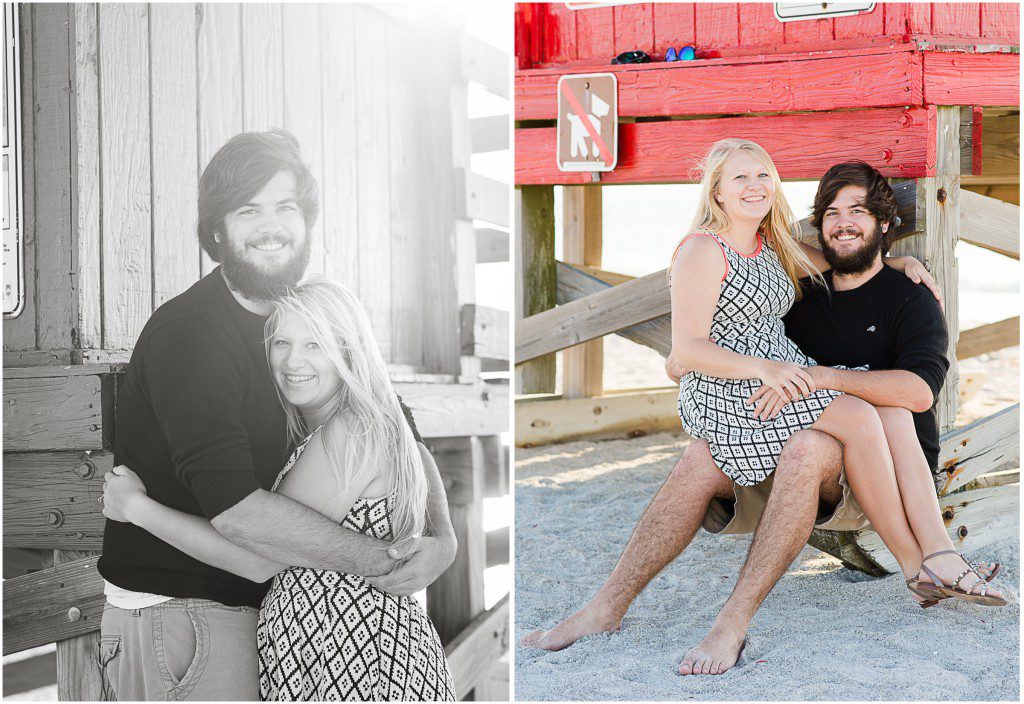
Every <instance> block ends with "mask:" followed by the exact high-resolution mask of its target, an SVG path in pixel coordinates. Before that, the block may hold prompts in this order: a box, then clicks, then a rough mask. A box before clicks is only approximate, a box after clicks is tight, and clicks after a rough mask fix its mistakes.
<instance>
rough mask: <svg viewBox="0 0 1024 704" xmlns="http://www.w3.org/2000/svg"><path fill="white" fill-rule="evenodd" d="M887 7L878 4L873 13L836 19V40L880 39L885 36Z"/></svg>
mask: <svg viewBox="0 0 1024 704" xmlns="http://www.w3.org/2000/svg"><path fill="white" fill-rule="evenodd" d="M884 8H885V5H884V4H882V3H876V4H875V9H873V10H872V11H871V12H868V13H865V14H860V15H851V16H849V17H836V18H835V23H834V25H835V37H836V39H860V38H863V37H880V36H882V35H884V34H885V9H884Z"/></svg>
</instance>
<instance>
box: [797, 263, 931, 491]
mask: <svg viewBox="0 0 1024 704" xmlns="http://www.w3.org/2000/svg"><path fill="white" fill-rule="evenodd" d="M825 280H826V282H827V283H828V289H827V290H826V289H824V288H822V287H821V286H820V285H811V284H810V279H804V280H803V281H802V282H801V284H802V285H803V286H802V288H803V292H804V295H803V298H802V299H801V300H799V301H797V302H796V303H795V304H794V305H793V307H792V308H791V309H790V311H789V313H787V314H786V316H785V318H784V319H783V320H784V322H785V324H786V335H787V336H789V338H790V339H791V340H793V342H795V343H796V344H797V346H799V347H800V349H801V350H803V351H804V352H805V353H806V354H807V355H809V356H810V357H812V358H813V359H814V360H815V361H816V362H817V363H818V364H823V365H826V366H835V365H837V364H838V365H845V366H848V367H856V366H861V365H864V364H866V365H868V367H869V368H870V369H872V370H875V371H878V370H885V369H903V370H906V371H909V372H913V373H914V374H917V375H918V376H919V377H921V378H922V379H923V380H924V381H925V383H926V384H928V387H929V388H930V389H931V391H932V395H933V396H934V397H935V398H938V395H939V391H940V390H941V389H942V384H943V382H945V380H946V372H947V371H948V370H949V360H948V359H947V358H946V345H947V343H948V337H949V333H948V332H947V331H946V322H945V320H944V319H943V317H942V311H941V309H940V308H939V304H938V302H937V301H936V300H935V297H934V296H932V294H931V292H930V291H929V290H928V289H927V288H925V287H924V286H922V285H919V284H915V283H914V282H913V281H911V280H910V279H908V278H907V277H906V276H904V275H903V274H902V273H900V272H898V271H896V270H895V269H892V268H891V267H888V266H883V267H882V270H881V271H880V272H878V273H877V274H875V275H874V276H873V277H871V278H870V279H869V280H868V281H866V282H864V283H863V284H861V285H860V286H858V287H857V288H855V289H852V290H849V291H836V290H835V289H834V287H833V285H832V272H831V271H828V272H825ZM914 426H915V429H916V430H917V437H918V440H919V441H920V442H921V448H922V449H923V450H924V455H925V457H926V458H927V460H928V464H929V466H930V467H931V468H932V471H934V470H935V469H936V468H937V466H938V457H939V426H938V421H937V418H936V415H935V404H932V407H931V408H930V409H928V410H927V411H925V412H924V413H915V414H914Z"/></svg>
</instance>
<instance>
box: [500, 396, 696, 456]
mask: <svg viewBox="0 0 1024 704" xmlns="http://www.w3.org/2000/svg"><path fill="white" fill-rule="evenodd" d="M678 398H679V390H678V389H676V388H674V387H672V388H667V389H656V390H651V391H641V392H636V393H628V394H608V395H605V396H599V397H597V398H575V399H554V400H550V401H548V400H544V401H517V402H516V426H515V429H516V447H534V446H536V445H546V444H548V443H553V442H567V441H569V440H578V439H579V438H608V437H638V436H641V435H647V434H649V433H657V432H660V431H674V432H679V433H681V432H682V431H681V430H680V425H679V414H678V411H677V410H676V403H677V401H678Z"/></svg>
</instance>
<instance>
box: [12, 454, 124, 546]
mask: <svg viewBox="0 0 1024 704" xmlns="http://www.w3.org/2000/svg"><path fill="white" fill-rule="evenodd" d="M113 466H114V455H113V453H111V452H92V453H88V452H26V453H10V452H6V453H4V472H3V488H4V503H3V505H4V514H3V533H4V535H3V543H4V547H19V548H48V549H51V550H99V549H101V548H102V547H103V528H104V525H105V520H106V519H105V518H104V517H103V506H102V505H101V504H100V503H99V501H98V500H99V498H100V497H101V496H102V495H103V475H104V473H106V472H108V471H110V470H111V469H112V468H113Z"/></svg>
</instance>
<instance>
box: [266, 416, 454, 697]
mask: <svg viewBox="0 0 1024 704" xmlns="http://www.w3.org/2000/svg"><path fill="white" fill-rule="evenodd" d="M318 430H319V429H318ZM315 434H316V431H313V433H311V434H310V436H309V437H307V438H306V439H305V440H304V441H303V442H302V444H301V445H299V447H298V448H296V450H295V452H294V453H293V454H292V456H291V459H289V460H288V464H287V465H285V467H284V469H282V470H281V473H280V475H278V477H277V481H276V482H275V483H274V487H273V488H274V490H276V489H277V487H278V486H279V485H280V484H281V480H282V479H284V476H285V475H286V474H287V473H288V471H289V470H290V469H291V468H292V466H293V465H294V464H295V461H296V460H297V459H298V458H299V455H301V454H302V450H303V449H304V448H305V446H306V444H307V443H308V442H309V439H310V438H311V437H313V435H315ZM341 525H342V526H344V527H345V528H348V529H350V530H354V531H357V532H359V533H364V534H366V535H369V536H371V537H374V538H378V539H380V540H390V539H391V520H390V512H389V510H388V497H378V498H360V499H358V500H356V503H355V504H354V505H353V506H352V509H351V510H350V511H349V513H348V515H346V516H345V519H344V520H343V521H342V523H341ZM256 644H257V648H258V650H259V662H260V699H261V700H263V701H455V688H454V685H453V683H452V676H451V672H450V671H449V669H448V662H447V660H445V654H444V648H443V647H442V646H441V640H440V638H439V637H438V635H437V631H435V630H434V625H433V624H432V623H431V622H430V619H429V618H427V615H426V614H425V613H424V612H423V609H421V608H420V605H419V604H418V603H417V602H416V600H415V599H413V598H412V597H411V596H394V595H392V594H388V593H386V592H382V591H381V590H379V589H377V588H375V587H372V586H370V585H369V584H367V582H366V581H365V580H364V579H363V578H362V577H358V576H355V575H350V574H343V573H341V572H332V571H329V570H314V569H308V568H304V567H292V568H289V569H287V570H284V571H282V572H280V573H278V574H277V576H275V577H274V581H273V583H272V584H271V587H270V591H269V592H268V593H267V596H266V597H265V598H264V599H263V604H262V606H261V608H260V618H259V625H258V626H257V630H256Z"/></svg>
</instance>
